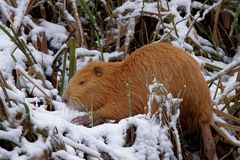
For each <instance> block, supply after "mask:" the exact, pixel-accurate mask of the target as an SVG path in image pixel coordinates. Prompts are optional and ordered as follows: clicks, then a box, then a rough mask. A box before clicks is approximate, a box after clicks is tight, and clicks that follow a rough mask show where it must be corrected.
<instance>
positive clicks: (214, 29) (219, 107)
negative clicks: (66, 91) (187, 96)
mask: <svg viewBox="0 0 240 160" xmlns="http://www.w3.org/2000/svg"><path fill="white" fill-rule="evenodd" d="M239 17H240V3H239V2H238V1H234V0H229V1H223V0H206V1H203V0H194V1H191V0H169V1H168V0H167V1H166V0H158V1H143V0H129V1H128V0H126V1H121V0H117V1H111V0H108V1H105V0H101V1H97V0H90V1H84V0H79V1H77V0H69V1H66V0H50V1H49V0H41V1H36V0H31V1H30V0H0V159H13V160H15V159H22V160H24V159H65V160H69V159H116V160H118V159H123V160H125V159H129V160H133V159H136V160H140V159H153V160H155V159H191V158H192V157H193V158H197V157H202V154H201V151H200V147H197V149H195V150H194V151H192V149H193V148H194V147H192V145H193V146H200V142H199V141H194V140H192V141H193V142H192V143H190V144H189V143H187V142H186V141H185V139H183V138H182V137H183V135H182V134H181V129H180V128H179V125H178V123H177V122H178V116H179V110H178V105H179V103H180V102H181V100H180V99H178V97H175V98H173V97H172V96H171V94H170V93H167V91H166V90H165V89H164V87H163V86H161V85H160V84H158V83H156V82H153V84H150V85H149V93H150V95H149V103H148V107H149V108H150V107H151V102H152V100H153V99H154V98H157V99H158V100H159V101H158V103H159V106H161V107H159V111H158V112H157V113H156V114H154V115H151V114H147V115H137V116H134V117H129V118H126V119H123V120H121V121H120V122H117V123H110V122H109V123H105V124H102V125H99V126H94V127H88V128H87V127H84V126H81V125H75V124H72V123H71V120H72V119H73V118H75V117H77V116H79V115H81V114H84V113H80V112H78V111H75V110H69V109H68V107H66V105H65V104H64V103H62V102H61V98H60V97H61V94H62V91H63V88H64V86H65V85H66V83H67V82H68V80H69V77H71V76H72V75H73V74H74V71H75V69H79V68H81V67H83V66H84V65H85V64H86V63H87V62H89V61H92V60H103V61H106V62H108V61H121V60H123V59H125V58H126V57H127V55H128V54H130V53H131V52H132V51H134V50H135V49H137V48H139V47H141V46H143V45H145V44H149V43H159V42H163V41H164V42H169V43H172V44H173V45H175V46H177V47H179V48H182V49H184V50H186V51H187V52H189V53H190V54H191V55H192V56H193V57H194V58H195V59H196V60H197V61H198V62H199V64H200V66H201V68H202V71H203V74H204V76H205V78H206V81H207V82H208V84H209V88H210V91H211V94H212V98H213V102H214V106H213V112H214V114H213V122H212V123H211V126H212V132H213V135H214V139H215V143H216V146H217V153H218V157H219V158H226V159H240V156H239V155H240V148H239V146H240V127H239V125H240V104H239V97H240V89H239V86H240V82H239V81H240V72H239V66H240V25H239V22H238V20H239ZM154 88H157V89H159V90H160V93H161V94H160V95H159V94H157V93H159V92H157V93H156V92H155V90H154ZM189 123H191V122H189ZM198 138H199V137H198ZM189 148H190V149H189Z"/></svg>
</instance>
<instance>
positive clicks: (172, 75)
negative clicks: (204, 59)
mask: <svg viewBox="0 0 240 160" xmlns="http://www.w3.org/2000/svg"><path fill="white" fill-rule="evenodd" d="M154 78H155V79H156V80H157V81H158V82H160V83H162V84H163V85H164V87H165V88H166V89H167V90H168V91H169V92H170V93H172V95H173V96H174V97H176V96H177V95H178V94H179V93H180V92H181V91H183V90H184V88H185V93H184V95H183V102H182V103H181V104H180V111H181V113H180V123H181V126H182V128H183V129H184V130H185V131H190V132H192V131H194V130H197V129H199V130H200V131H201V135H202V138H203V144H204V150H205V152H206V155H207V156H208V158H210V157H211V159H214V158H216V154H215V144H214V141H213V137H212V135H211V130H210V122H211V117H212V110H211V106H212V101H211V96H210V92H209V89H208V86H207V83H206V81H205V79H204V77H203V75H202V73H201V70H200V67H199V65H198V63H197V62H196V61H195V60H194V59H193V58H192V57H191V56H190V55H188V54H187V53H186V52H184V51H183V50H181V49H179V48H176V47H174V46H172V45H170V44H167V43H160V44H149V45H146V46H143V47H141V48H139V49H137V50H136V51H135V52H133V53H132V54H131V55H130V56H129V57H128V58H127V59H126V60H124V61H122V62H90V63H88V64H87V65H86V66H85V67H84V68H82V69H80V70H79V71H77V72H76V74H75V75H74V76H73V77H72V79H71V80H70V82H69V84H68V85H67V87H66V89H65V91H64V96H63V100H64V101H65V102H67V103H68V104H70V105H72V106H75V107H76V108H78V109H80V110H83V111H90V110H91V109H92V110H93V120H95V121H97V120H106V119H115V120H120V119H123V118H126V117H128V116H129V107H128V106H129V104H128V102H129V100H128V96H127V94H128V92H129V91H128V88H127V85H126V83H130V94H131V108H132V110H131V113H132V114H133V115H136V114H141V113H146V105H147V100H148V90H147V85H148V84H150V83H151V82H152V81H153V79H154ZM80 119H81V118H80ZM82 120H83V121H84V119H82ZM85 120H86V119H85Z"/></svg>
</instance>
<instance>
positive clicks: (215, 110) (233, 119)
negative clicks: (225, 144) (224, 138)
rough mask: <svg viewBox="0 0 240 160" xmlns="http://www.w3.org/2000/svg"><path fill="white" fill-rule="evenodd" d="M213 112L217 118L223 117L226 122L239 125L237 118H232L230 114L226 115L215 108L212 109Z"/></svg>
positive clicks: (239, 120) (239, 121)
mask: <svg viewBox="0 0 240 160" xmlns="http://www.w3.org/2000/svg"><path fill="white" fill-rule="evenodd" d="M213 112H214V113H216V114H217V115H219V116H222V117H224V118H225V119H228V120H230V121H233V122H235V123H238V124H239V125H240V119H239V118H237V117H234V116H232V115H230V114H227V113H225V112H223V111H220V110H218V109H215V108H213Z"/></svg>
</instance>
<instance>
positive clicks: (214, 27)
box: [213, 1, 222, 46]
mask: <svg viewBox="0 0 240 160" xmlns="http://www.w3.org/2000/svg"><path fill="white" fill-rule="evenodd" d="M221 6H222V1H221V2H220V5H219V6H218V8H217V10H216V13H215V16H214V25H213V42H215V46H219V39H218V34H217V30H218V28H217V27H218V21H219V13H220V11H221Z"/></svg>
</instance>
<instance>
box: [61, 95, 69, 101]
mask: <svg viewBox="0 0 240 160" xmlns="http://www.w3.org/2000/svg"><path fill="white" fill-rule="evenodd" d="M62 102H64V103H68V99H67V97H66V96H65V95H63V96H62Z"/></svg>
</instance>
